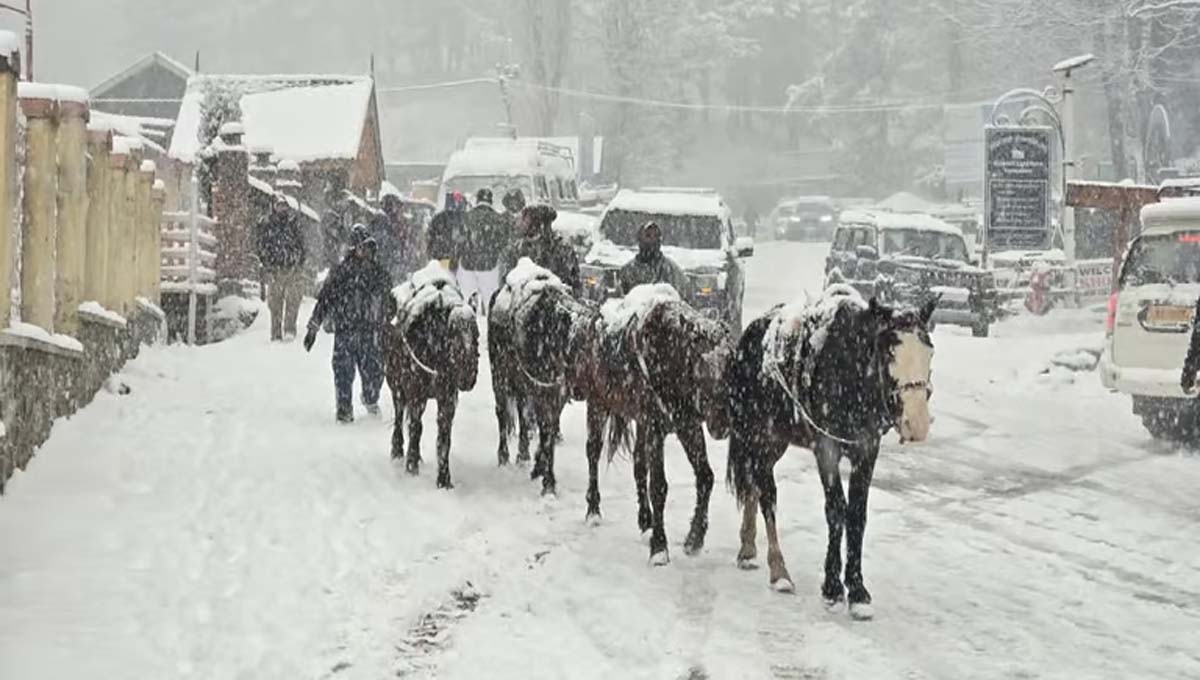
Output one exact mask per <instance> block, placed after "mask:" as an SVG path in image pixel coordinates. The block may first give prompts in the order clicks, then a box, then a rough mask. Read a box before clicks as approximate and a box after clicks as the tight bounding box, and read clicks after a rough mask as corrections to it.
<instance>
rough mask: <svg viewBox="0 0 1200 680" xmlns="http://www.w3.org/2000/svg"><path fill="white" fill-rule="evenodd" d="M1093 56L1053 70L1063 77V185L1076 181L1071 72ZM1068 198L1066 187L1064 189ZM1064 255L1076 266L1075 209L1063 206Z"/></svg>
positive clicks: (1077, 58) (1089, 60)
mask: <svg viewBox="0 0 1200 680" xmlns="http://www.w3.org/2000/svg"><path fill="white" fill-rule="evenodd" d="M1095 59H1096V57H1094V56H1093V55H1091V54H1083V55H1080V56H1078V57H1071V58H1070V59H1066V60H1063V61H1060V62H1059V63H1057V64H1055V65H1054V68H1053V69H1052V70H1053V71H1054V72H1055V73H1058V74H1059V75H1061V76H1062V79H1063V84H1062V116H1061V118H1062V127H1063V179H1064V180H1065V181H1064V182H1063V184H1064V185H1065V184H1069V183H1070V181H1071V180H1072V179H1075V88H1074V86H1072V85H1071V72H1072V71H1074V70H1076V69H1080V68H1083V67H1084V66H1087V65H1088V64H1090V63H1092V62H1093V61H1095ZM1063 198H1064V200H1065V198H1066V187H1065V186H1064V188H1063ZM1063 254H1064V255H1066V258H1067V266H1071V265H1074V264H1075V209H1074V208H1072V207H1071V206H1068V205H1064V206H1063Z"/></svg>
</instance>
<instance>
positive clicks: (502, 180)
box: [443, 175, 549, 205]
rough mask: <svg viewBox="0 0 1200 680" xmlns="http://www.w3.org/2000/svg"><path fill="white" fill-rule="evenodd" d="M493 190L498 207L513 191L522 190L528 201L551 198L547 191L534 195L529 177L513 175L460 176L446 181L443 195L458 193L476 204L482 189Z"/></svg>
mask: <svg viewBox="0 0 1200 680" xmlns="http://www.w3.org/2000/svg"><path fill="white" fill-rule="evenodd" d="M484 188H487V189H491V190H492V196H494V197H495V202H496V205H499V204H500V199H501V198H502V197H503V196H504V194H507V193H508V192H509V191H511V190H513V189H520V190H521V193H522V194H524V195H525V200H526V201H534V200H546V199H548V198H549V196H548V195H546V192H545V190H543V191H542V192H541V193H540V194H537V195H535V194H534V193H533V183H532V182H531V181H530V179H529V177H528V176H525V177H518V176H512V175H459V176H457V177H451V178H450V179H447V180H446V186H445V189H444V190H443V193H446V192H451V191H457V192H460V193H461V194H462V195H463V196H466V197H467V200H469V201H471V202H472V203H474V201H475V194H476V193H478V192H479V190H480V189H484Z"/></svg>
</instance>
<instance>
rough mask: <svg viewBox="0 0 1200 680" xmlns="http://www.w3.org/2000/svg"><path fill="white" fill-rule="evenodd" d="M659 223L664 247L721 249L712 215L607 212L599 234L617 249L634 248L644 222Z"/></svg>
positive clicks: (721, 228) (717, 225)
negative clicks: (621, 247) (620, 247)
mask: <svg viewBox="0 0 1200 680" xmlns="http://www.w3.org/2000/svg"><path fill="white" fill-rule="evenodd" d="M650 221H654V222H657V223H658V226H659V228H660V229H661V230H662V235H663V245H667V246H678V247H681V248H691V249H694V250H720V249H721V241H722V232H723V231H724V229H725V227H724V226H723V225H722V224H721V220H720V219H719V218H717V217H715V216H712V215H666V214H653V213H647V212H641V211H636V210H620V209H610V210H609V211H608V212H606V213H605V214H604V221H603V222H601V224H600V233H602V234H603V235H604V238H606V239H608V240H609V241H612V242H613V243H615V244H617V245H619V246H628V247H637V234H638V229H640V228H641V226H642V225H643V224H645V223H647V222H650Z"/></svg>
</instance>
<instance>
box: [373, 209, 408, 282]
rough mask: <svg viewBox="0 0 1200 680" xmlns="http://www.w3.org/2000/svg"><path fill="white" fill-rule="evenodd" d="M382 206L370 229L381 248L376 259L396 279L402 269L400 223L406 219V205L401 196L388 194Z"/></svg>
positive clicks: (378, 246)
mask: <svg viewBox="0 0 1200 680" xmlns="http://www.w3.org/2000/svg"><path fill="white" fill-rule="evenodd" d="M381 207H382V208H383V210H382V211H381V212H380V213H379V214H378V215H376V216H375V217H374V218H373V219H372V220H371V224H370V225H369V230H370V232H371V238H372V239H374V240H375V244H376V247H377V248H378V249H379V252H378V253H377V254H376V260H377V261H378V262H379V264H380V265H381V266H382V267H383V268H384V269H386V270H388V273H389V274H391V276H392V278H393V279H395V278H398V277H399V269H400V223H401V222H403V220H404V215H403V214H402V213H403V210H404V205H403V204H402V203H401V202H400V197H399V196H396V195H394V194H388V195H386V196H384V197H383V201H382V206H381Z"/></svg>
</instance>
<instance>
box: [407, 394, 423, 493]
mask: <svg viewBox="0 0 1200 680" xmlns="http://www.w3.org/2000/svg"><path fill="white" fill-rule="evenodd" d="M424 417H425V400H423V399H417V400H414V401H410V402H409V403H408V461H407V462H406V464H405V466H404V469H406V470H408V474H410V475H415V474H418V473H420V471H421V433H422V432H423V431H424V428H423V425H422V423H421V419H422V418H424Z"/></svg>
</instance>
